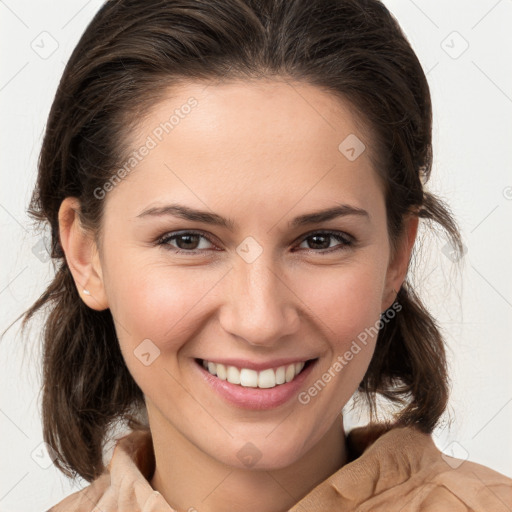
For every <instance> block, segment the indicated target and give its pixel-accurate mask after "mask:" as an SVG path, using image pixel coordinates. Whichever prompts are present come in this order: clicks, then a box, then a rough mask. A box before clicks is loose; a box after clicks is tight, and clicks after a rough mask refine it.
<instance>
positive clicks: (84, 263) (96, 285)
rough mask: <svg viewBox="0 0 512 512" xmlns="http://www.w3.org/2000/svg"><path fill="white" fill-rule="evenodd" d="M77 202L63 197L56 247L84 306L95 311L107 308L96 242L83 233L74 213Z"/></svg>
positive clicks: (77, 207)
mask: <svg viewBox="0 0 512 512" xmlns="http://www.w3.org/2000/svg"><path fill="white" fill-rule="evenodd" d="M80 207H81V205H80V201H79V200H78V199H77V198H76V197H66V198H65V199H64V200H63V201H62V204H61V205H60V208H59V234H60V243H61V245H62V249H63V251H64V254H65V256H66V262H67V264H68V267H69V269H70V271H71V274H72V275H73V279H74V281H75V284H76V287H77V288H78V293H79V295H80V297H81V298H82V300H83V301H84V302H85V304H86V305H87V306H89V307H90V308H92V309H95V310H97V311H102V310H104V309H107V308H108V301H107V297H106V294H105V289H104V286H103V276H102V272H101V264H100V259H99V253H98V250H97V246H96V242H95V241H94V238H93V236H92V233H90V232H89V231H86V230H85V229H84V228H83V227H82V225H81V223H80V218H79V215H78V212H79V211H80Z"/></svg>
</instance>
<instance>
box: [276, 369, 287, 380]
mask: <svg viewBox="0 0 512 512" xmlns="http://www.w3.org/2000/svg"><path fill="white" fill-rule="evenodd" d="M285 382H286V369H285V367H284V366H280V367H279V368H278V369H277V370H276V384H284V383H285Z"/></svg>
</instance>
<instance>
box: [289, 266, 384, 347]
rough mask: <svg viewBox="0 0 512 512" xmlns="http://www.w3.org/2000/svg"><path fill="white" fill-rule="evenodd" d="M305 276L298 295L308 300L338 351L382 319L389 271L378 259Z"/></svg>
mask: <svg viewBox="0 0 512 512" xmlns="http://www.w3.org/2000/svg"><path fill="white" fill-rule="evenodd" d="M303 274H304V275H303V277H302V279H301V280H300V281H299V280H297V285H296V289H297V295H298V296H299V297H301V298H302V297H303V298H304V299H303V301H304V304H305V306H306V310H310V311H311V312H312V315H313V318H316V319H317V320H316V321H317V323H318V322H319V321H320V324H321V325H322V326H323V328H324V329H325V334H326V336H328V337H329V339H330V340H331V346H332V348H333V349H335V350H336V351H337V352H340V351H344V350H345V346H346V344H347V343H348V344H349V345H350V341H349V340H351V339H354V338H356V337H357V336H358V334H359V333H360V332H362V331H364V329H365V328H367V327H369V326H371V325H374V324H375V322H376V321H378V320H379V318H380V313H381V311H380V308H381V302H382V293H383V287H384V279H385V270H384V269H383V267H382V265H381V264H380V263H379V261H378V260H375V259H370V258H366V259H365V258H360V259H359V260H358V261H352V262H350V263H347V264H346V265H343V266H339V267H333V268H332V269H330V270H327V269H325V268H323V269H322V268H316V269H313V270H311V271H308V272H304V273H303ZM299 283H300V284H299Z"/></svg>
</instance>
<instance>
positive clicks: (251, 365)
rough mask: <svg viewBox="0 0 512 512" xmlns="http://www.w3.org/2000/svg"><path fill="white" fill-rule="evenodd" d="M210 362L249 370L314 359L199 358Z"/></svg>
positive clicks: (277, 366) (259, 369)
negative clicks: (251, 359) (257, 360)
mask: <svg viewBox="0 0 512 512" xmlns="http://www.w3.org/2000/svg"><path fill="white" fill-rule="evenodd" d="M201 359H203V360H206V361H208V362H210V363H215V364H219V363H220V364H223V365H225V366H235V367H236V368H248V369H250V370H255V371H262V370H267V369H269V368H279V367H280V366H287V365H289V364H294V363H302V362H306V361H308V360H310V359H316V358H315V357H287V358H281V359H273V360H272V361H259V362H256V361H250V360H248V359H236V358H228V359H217V358H212V359H209V358H208V357H204V358H201Z"/></svg>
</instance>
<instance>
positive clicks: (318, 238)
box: [301, 231, 353, 253]
mask: <svg viewBox="0 0 512 512" xmlns="http://www.w3.org/2000/svg"><path fill="white" fill-rule="evenodd" d="M333 241H337V242H338V244H335V245H334V246H333V245H331V244H332V242H333ZM304 243H306V244H307V245H308V247H305V248H306V249H311V250H312V251H313V252H320V253H325V252H333V251H338V250H343V249H345V248H347V247H348V246H350V245H352V243H353V240H351V239H350V238H349V236H348V235H346V234H344V233H340V232H324V231H319V232H316V233H312V234H310V235H308V236H307V237H305V238H304V239H303V242H302V244H304ZM302 244H301V245H302Z"/></svg>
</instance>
